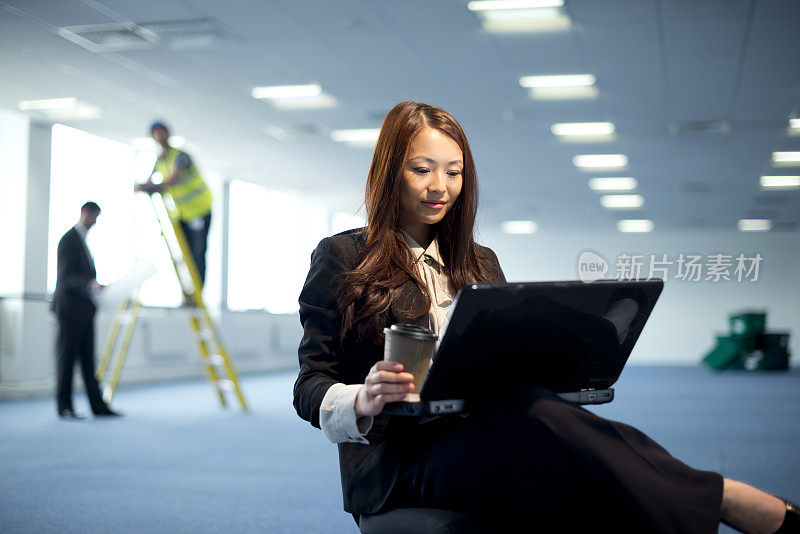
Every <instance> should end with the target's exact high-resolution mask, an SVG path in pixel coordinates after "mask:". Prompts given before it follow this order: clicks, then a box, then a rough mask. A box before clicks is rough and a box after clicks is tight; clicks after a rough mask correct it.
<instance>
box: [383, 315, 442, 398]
mask: <svg viewBox="0 0 800 534" xmlns="http://www.w3.org/2000/svg"><path fill="white" fill-rule="evenodd" d="M383 333H384V334H385V335H386V344H385V345H384V346H383V359H384V360H386V361H388V362H397V363H402V364H403V371H404V372H409V373H411V374H413V375H414V391H412V392H409V393H407V394H406V396H405V397H404V398H403V400H404V401H406V402H419V390H420V388H421V387H422V382H424V381H425V375H426V374H427V373H428V367H430V364H431V358H433V351H434V349H435V348H436V339H437V336H436V334H434V333H433V332H432V331H431V330H430V329H428V328H425V327H424V326H416V325H413V324H393V325H392V327H391V328H384V329H383Z"/></svg>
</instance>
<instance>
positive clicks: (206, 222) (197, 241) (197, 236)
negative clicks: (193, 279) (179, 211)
mask: <svg viewBox="0 0 800 534" xmlns="http://www.w3.org/2000/svg"><path fill="white" fill-rule="evenodd" d="M202 221H203V225H202V226H201V227H199V228H197V229H193V228H191V226H190V225H189V223H188V221H181V228H183V233H184V235H185V236H186V241H187V242H188V243H189V250H191V251H192V258H193V259H194V263H195V265H197V272H198V273H199V274H200V281H201V282H202V283H203V284H205V281H206V246H207V243H208V229H209V228H211V213H209V214H208V215H206V216H205V217H203V219H202Z"/></svg>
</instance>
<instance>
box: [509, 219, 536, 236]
mask: <svg viewBox="0 0 800 534" xmlns="http://www.w3.org/2000/svg"><path fill="white" fill-rule="evenodd" d="M500 228H501V229H502V231H503V233H504V234H532V233H534V232H536V230H537V228H538V225H537V224H536V223H535V222H534V221H505V222H503V224H502V225H501V227H500Z"/></svg>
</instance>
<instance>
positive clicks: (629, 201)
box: [600, 195, 644, 209]
mask: <svg viewBox="0 0 800 534" xmlns="http://www.w3.org/2000/svg"><path fill="white" fill-rule="evenodd" d="M600 205H601V206H603V207H604V208H608V209H632V208H641V207H642V206H643V205H644V197H643V196H642V195H603V196H602V197H600Z"/></svg>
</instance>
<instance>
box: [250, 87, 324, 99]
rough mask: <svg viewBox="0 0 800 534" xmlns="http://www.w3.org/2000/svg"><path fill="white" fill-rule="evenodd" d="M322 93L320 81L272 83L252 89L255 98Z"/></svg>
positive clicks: (298, 96) (251, 92)
mask: <svg viewBox="0 0 800 534" xmlns="http://www.w3.org/2000/svg"><path fill="white" fill-rule="evenodd" d="M320 94H322V87H321V86H320V85H319V84H318V83H310V84H307V85H271V86H266V87H254V88H253V90H252V91H250V95H252V97H253V98H258V99H268V100H269V99H273V98H303V97H306V98H308V97H312V96H319V95H320Z"/></svg>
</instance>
